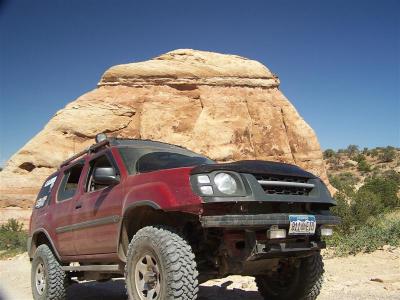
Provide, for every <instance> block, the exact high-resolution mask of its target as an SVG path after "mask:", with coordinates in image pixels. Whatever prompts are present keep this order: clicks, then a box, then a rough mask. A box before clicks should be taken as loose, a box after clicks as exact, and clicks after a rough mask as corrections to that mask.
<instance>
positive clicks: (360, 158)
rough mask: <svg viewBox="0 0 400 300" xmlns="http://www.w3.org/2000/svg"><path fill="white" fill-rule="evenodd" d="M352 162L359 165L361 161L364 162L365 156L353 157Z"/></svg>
mask: <svg viewBox="0 0 400 300" xmlns="http://www.w3.org/2000/svg"><path fill="white" fill-rule="evenodd" d="M354 160H355V161H356V162H358V163H360V162H362V161H365V156H364V154H361V153H360V154H357V155H356V156H355V157H354Z"/></svg>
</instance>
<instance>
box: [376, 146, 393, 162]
mask: <svg viewBox="0 0 400 300" xmlns="http://www.w3.org/2000/svg"><path fill="white" fill-rule="evenodd" d="M395 158H396V150H395V148H394V147H390V146H388V147H386V148H385V149H383V151H382V153H381V154H380V155H379V160H380V161H381V162H392V161H394V159H395Z"/></svg>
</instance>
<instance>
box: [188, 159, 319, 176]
mask: <svg viewBox="0 0 400 300" xmlns="http://www.w3.org/2000/svg"><path fill="white" fill-rule="evenodd" d="M212 171H233V172H237V173H247V174H260V175H261V174H262V175H264V174H265V175H281V176H293V177H302V178H316V176H315V175H313V174H311V173H309V172H307V171H305V170H303V169H301V168H299V167H298V166H295V165H291V164H285V163H279V162H274V161H263V160H241V161H237V162H232V163H222V164H205V165H200V166H197V167H195V168H193V169H192V171H191V174H192V175H193V174H200V173H210V172H212Z"/></svg>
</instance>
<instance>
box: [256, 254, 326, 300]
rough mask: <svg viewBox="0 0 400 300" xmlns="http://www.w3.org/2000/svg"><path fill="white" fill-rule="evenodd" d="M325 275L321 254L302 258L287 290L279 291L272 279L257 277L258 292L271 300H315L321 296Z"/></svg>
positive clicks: (288, 283)
mask: <svg viewBox="0 0 400 300" xmlns="http://www.w3.org/2000/svg"><path fill="white" fill-rule="evenodd" d="M323 273H324V263H323V261H322V257H321V254H320V253H316V254H315V255H312V256H308V257H305V258H302V259H301V261H300V265H299V266H298V267H297V268H295V270H294V274H293V277H292V279H291V282H287V286H286V288H283V289H282V288H280V289H277V288H275V287H274V286H273V284H271V277H269V276H256V283H257V286H258V291H259V292H260V294H261V295H262V296H263V297H264V299H271V300H278V299H282V300H288V299H293V300H294V299H301V300H314V299H316V298H317V296H318V295H319V293H320V291H321V288H322V282H323Z"/></svg>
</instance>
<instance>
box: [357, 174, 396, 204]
mask: <svg viewBox="0 0 400 300" xmlns="http://www.w3.org/2000/svg"><path fill="white" fill-rule="evenodd" d="M398 190H399V184H398V183H397V182H396V181H395V180H393V179H388V178H385V177H373V178H370V179H368V180H367V181H366V182H365V184H364V185H363V186H362V187H361V188H360V189H359V191H358V193H360V192H363V191H370V192H372V193H374V194H376V195H378V196H379V197H380V198H381V199H382V203H383V205H384V207H385V208H394V207H397V206H399V205H400V199H399V197H398V196H397V192H398Z"/></svg>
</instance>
